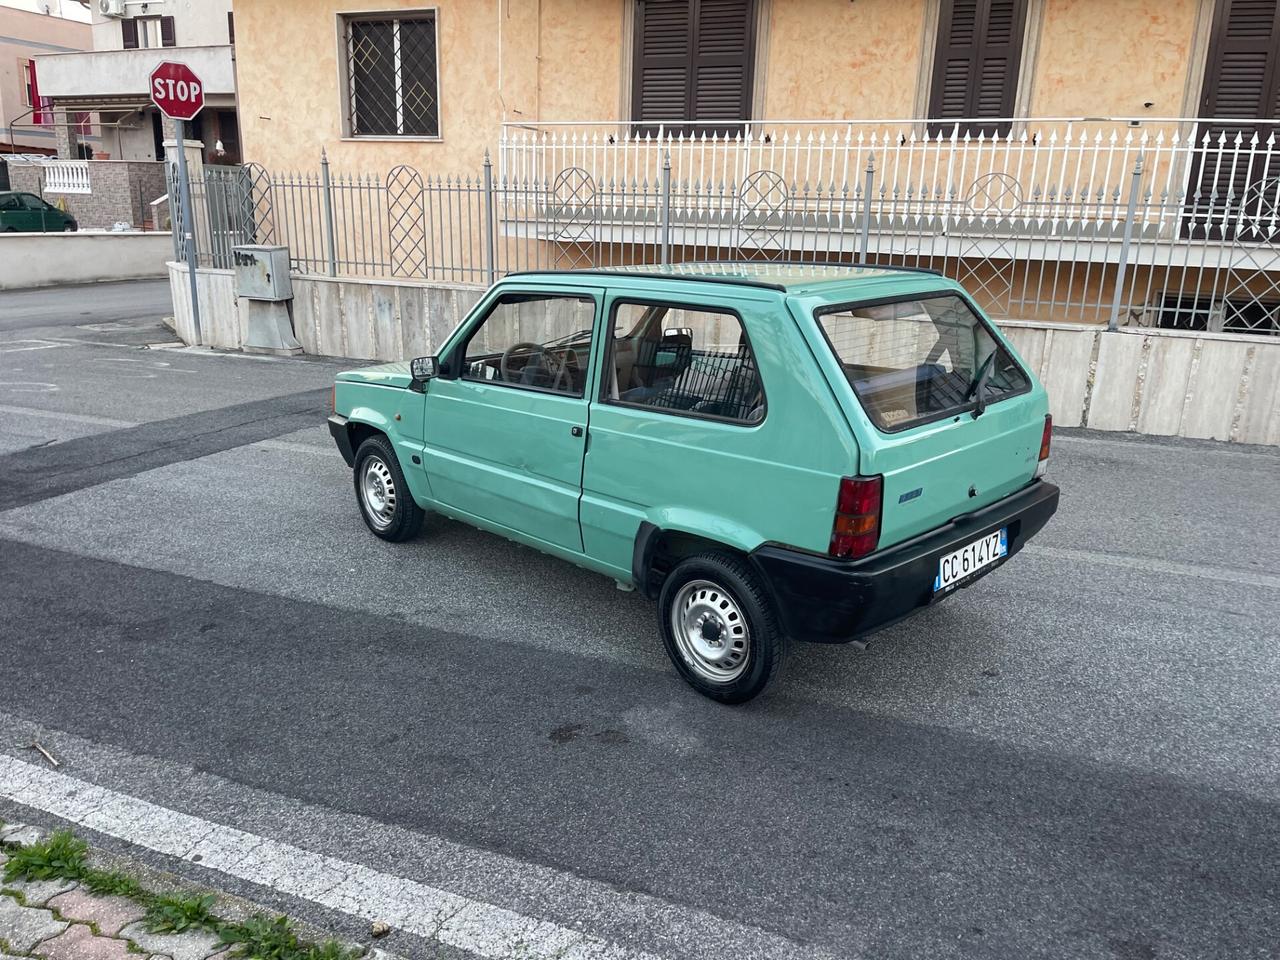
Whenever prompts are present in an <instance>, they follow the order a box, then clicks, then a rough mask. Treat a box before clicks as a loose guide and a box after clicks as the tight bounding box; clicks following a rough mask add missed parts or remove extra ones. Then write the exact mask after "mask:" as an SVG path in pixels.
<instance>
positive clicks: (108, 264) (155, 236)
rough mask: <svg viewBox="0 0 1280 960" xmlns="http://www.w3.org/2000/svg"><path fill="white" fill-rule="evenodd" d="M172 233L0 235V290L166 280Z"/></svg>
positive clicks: (170, 254)
mask: <svg viewBox="0 0 1280 960" xmlns="http://www.w3.org/2000/svg"><path fill="white" fill-rule="evenodd" d="M171 256H173V241H172V240H171V239H170V237H169V234H167V233H6V234H0V290H13V289H16V288H20V287H45V286H50V285H53V284H61V283H92V282H94V281H97V280H137V279H142V278H145V277H163V276H164V275H165V261H166V260H167V259H168V258H169V257H171Z"/></svg>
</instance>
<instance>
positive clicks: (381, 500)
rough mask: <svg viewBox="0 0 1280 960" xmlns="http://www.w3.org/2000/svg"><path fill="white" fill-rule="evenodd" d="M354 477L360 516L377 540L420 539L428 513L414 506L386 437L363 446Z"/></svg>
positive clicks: (357, 456) (397, 461)
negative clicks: (416, 537)
mask: <svg viewBox="0 0 1280 960" xmlns="http://www.w3.org/2000/svg"><path fill="white" fill-rule="evenodd" d="M354 477H355V487H356V502H357V503H359V504H360V515H361V516H362V517H364V522H365V525H366V526H368V528H369V529H370V530H371V531H373V533H374V535H375V536H379V537H381V538H382V539H383V540H390V541H392V542H393V543H399V542H400V541H402V540H408V539H410V538H411V537H414V536H416V535H417V533H418V531H419V530H420V529H421V528H422V520H423V517H424V516H425V513H424V512H423V509H422V508H421V507H420V506H418V505H417V503H415V502H414V499H413V495H412V494H411V493H410V492H409V485H408V484H407V483H406V482H405V479H404V472H403V471H402V470H401V469H400V461H399V460H398V459H397V458H396V454H395V451H394V450H393V449H392V447H391V442H390V441H389V440H387V438H386V437H382V436H375V437H370V438H369V439H367V440H365V442H364V443H362V444H360V448H359V449H358V450H357V451H356V458H355V468H354Z"/></svg>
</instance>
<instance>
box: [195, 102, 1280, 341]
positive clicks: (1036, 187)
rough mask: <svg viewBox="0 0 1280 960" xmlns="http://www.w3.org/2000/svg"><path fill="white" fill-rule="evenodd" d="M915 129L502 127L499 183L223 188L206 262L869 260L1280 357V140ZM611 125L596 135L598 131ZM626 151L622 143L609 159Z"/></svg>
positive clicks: (359, 177) (284, 183) (484, 175)
mask: <svg viewBox="0 0 1280 960" xmlns="http://www.w3.org/2000/svg"><path fill="white" fill-rule="evenodd" d="M1079 123H1080V122H1079V121H1034V122H1032V121H1027V122H1025V123H1023V125H1022V127H1021V128H1015V130H1014V131H1013V133H1012V134H1011V135H1010V136H1008V137H1003V136H1000V137H994V138H993V137H989V136H976V137H967V136H965V135H964V134H963V133H961V132H960V129H959V125H957V127H956V128H954V129H953V130H952V131H951V132H950V133H949V134H945V135H944V134H936V133H935V134H927V133H926V132H925V131H924V129H923V128H921V129H920V130H916V129H915V127H916V126H917V125H915V124H913V123H912V122H909V121H905V122H903V123H902V124H899V125H897V126H893V125H889V124H881V125H879V126H876V125H864V126H867V127H868V128H867V129H859V125H855V124H844V125H842V129H841V130H840V131H838V132H837V133H834V134H833V133H831V132H830V131H824V130H817V129H809V130H804V131H802V132H797V131H796V130H794V129H792V128H793V127H795V126H796V125H794V124H777V125H772V126H757V125H750V126H748V125H743V129H742V130H741V131H740V132H738V133H736V134H730V135H729V136H727V137H726V136H724V135H723V134H708V135H707V136H705V137H703V136H692V135H690V134H689V133H688V132H687V131H684V130H679V131H676V132H671V133H664V132H663V131H661V130H657V131H652V132H642V133H639V134H636V135H634V136H632V135H631V134H630V133H629V132H628V129H627V127H626V125H620V126H619V125H612V128H611V129H612V132H606V130H604V129H600V130H595V131H589V132H588V133H586V134H584V133H583V132H582V131H577V132H574V131H568V132H564V131H559V130H556V129H552V130H550V131H547V130H531V129H527V128H524V127H521V128H514V127H508V128H507V129H506V130H505V131H504V134H503V140H502V142H501V144H500V154H499V164H498V166H497V168H496V169H495V168H494V167H493V166H492V165H491V164H490V163H489V161H488V159H487V158H486V162H485V164H484V166H483V167H482V168H481V169H480V170H479V171H476V172H473V173H472V174H471V175H469V176H467V175H464V176H461V177H457V176H445V177H440V176H430V175H429V176H426V177H424V176H423V175H422V173H421V172H419V171H417V170H415V169H413V168H412V167H408V166H399V167H395V168H394V169H392V170H389V171H386V172H385V173H382V172H378V173H369V172H347V171H333V172H331V171H330V170H329V166H328V164H327V162H324V161H322V162H321V165H320V169H319V172H318V173H311V174H304V175H297V174H293V175H290V174H282V173H278V172H277V173H272V172H269V171H266V170H261V169H258V168H246V169H244V170H240V171H237V172H235V173H234V174H229V179H226V181H225V183H224V182H222V181H221V180H220V179H219V177H221V175H219V177H211V176H210V174H209V171H208V169H206V179H207V180H208V182H207V183H206V184H204V185H202V186H200V187H199V188H198V189H197V190H196V193H197V194H198V195H199V196H201V197H205V196H206V195H207V198H208V199H207V206H208V222H209V224H210V228H211V229H210V230H205V229H204V228H203V227H201V225H200V224H199V223H197V232H200V233H202V234H206V233H207V234H208V235H207V237H205V238H204V242H202V244H201V251H202V252H203V253H204V255H205V256H206V257H208V258H210V260H209V262H212V263H214V264H221V263H223V262H224V261H225V258H226V256H227V255H229V252H230V249H231V246H232V245H233V243H235V242H244V241H243V240H242V239H239V238H241V237H249V236H252V237H255V238H256V239H257V240H258V242H278V243H287V244H288V245H289V246H290V248H291V251H292V258H293V262H294V266H295V268H296V269H300V270H304V271H316V272H325V273H328V274H330V275H333V276H337V275H348V274H349V275H360V276H392V277H405V278H430V279H439V280H473V281H492V280H493V279H494V278H496V277H497V276H500V275H502V274H503V273H506V272H510V271H514V270H521V269H528V268H537V267H566V266H589V265H619V264H635V263H662V262H677V261H681V260H718V259H735V260H737V259H746V260H756V261H796V260H801V261H807V262H846V263H847V262H853V261H862V262H869V263H881V264H889V265H902V266H911V267H928V268H932V269H936V270H940V271H941V272H943V273H945V274H946V275H948V276H952V277H955V278H956V279H958V280H960V281H961V282H963V283H964V284H965V285H966V286H967V287H968V288H969V289H970V291H971V292H972V293H973V294H974V296H975V297H976V298H977V299H978V301H979V302H980V303H981V304H982V305H983V306H984V307H985V308H986V309H987V310H989V311H990V312H991V313H992V314H994V315H995V316H998V317H1002V318H1015V319H1039V320H1059V321H1079V322H1106V323H1109V324H1110V325H1112V326H1120V325H1130V324H1139V325H1150V326H1163V327H1184V328H1194V329H1210V330H1228V331H1237V332H1241V333H1263V334H1271V335H1280V244H1278V242H1277V241H1280V209H1278V204H1277V197H1278V194H1280V189H1278V188H1280V154H1278V152H1277V149H1276V148H1277V143H1276V140H1277V134H1278V132H1280V131H1277V129H1276V127H1277V126H1280V124H1264V123H1254V124H1253V125H1252V126H1250V127H1245V126H1244V125H1243V122H1234V126H1233V125H1232V124H1233V122H1229V121H1212V122H1191V121H1188V122H1185V123H1184V122H1181V121H1169V122H1168V123H1169V125H1170V126H1169V129H1164V128H1156V127H1154V126H1146V127H1129V126H1128V125H1127V124H1119V125H1118V124H1117V122H1116V121H1099V122H1098V123H1099V124H1103V125H1108V124H1109V127H1105V129H1104V126H1099V125H1098V124H1092V125H1088V126H1079V125H1078V124H1079ZM596 126H600V125H596ZM611 137H612V142H610V138H611Z"/></svg>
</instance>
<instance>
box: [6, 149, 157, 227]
mask: <svg viewBox="0 0 1280 960" xmlns="http://www.w3.org/2000/svg"><path fill="white" fill-rule="evenodd" d="M9 179H10V181H11V182H12V184H13V189H15V190H26V191H27V192H28V193H34V194H36V195H37V196H42V197H44V198H45V199H46V200H48V201H49V202H50V203H58V202H59V201H62V202H63V204H64V205H65V206H66V208H67V212H68V213H70V214H71V215H72V216H73V217H75V218H76V220H77V222H79V224H80V229H82V230H107V229H110V228H111V227H112V226H114V225H115V224H117V223H127V224H129V225H130V226H131V227H138V228H141V227H142V226H143V225H144V223H145V220H144V215H145V217H150V216H151V206H150V203H151V201H152V200H154V199H155V198H156V197H159V196H161V195H163V194H165V193H167V192H168V189H169V187H168V184H167V183H166V182H165V176H164V164H163V163H162V162H157V161H123V160H91V161H89V189H90V190H91V191H92V192H90V193H57V192H55V191H50V190H48V189H47V188H46V187H45V183H44V179H45V170H44V168H43V167H37V166H22V167H15V166H10V168H9ZM158 210H159V214H160V216H161V217H162V218H163V217H166V216H167V214H168V209H167V205H166V204H161V205H160V207H159V208H158ZM161 226H163V224H161Z"/></svg>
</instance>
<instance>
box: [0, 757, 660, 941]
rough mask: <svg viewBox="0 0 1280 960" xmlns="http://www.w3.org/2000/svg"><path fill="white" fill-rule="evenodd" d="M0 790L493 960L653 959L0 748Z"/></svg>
mask: <svg viewBox="0 0 1280 960" xmlns="http://www.w3.org/2000/svg"><path fill="white" fill-rule="evenodd" d="M0 796H3V797H5V798H7V799H9V800H12V801H13V802H15V803H20V804H23V805H24V806H27V807H32V808H34V809H36V810H42V811H44V812H45V813H49V814H52V815H53V816H55V817H59V818H61V819H63V820H70V821H71V822H73V823H77V824H80V825H82V826H84V827H85V828H87V829H89V830H94V831H97V832H98V833H102V834H106V835H108V836H112V837H116V838H118V839H120V840H124V841H126V842H128V843H131V844H134V845H136V846H139V847H145V848H146V849H148V850H154V851H155V852H157V853H160V854H164V855H166V856H171V857H180V858H182V859H185V860H189V861H193V862H194V861H195V860H196V858H197V857H198V858H199V863H200V865H201V866H202V867H207V868H209V869H212V870H218V871H221V872H222V873H225V874H227V875H229V876H232V877H237V878H239V879H241V880H247V881H249V882H250V883H256V884H259V885H262V886H268V887H271V888H273V889H275V890H278V891H280V892H282V893H285V894H288V895H291V896H295V897H299V898H302V899H304V900H309V901H311V902H312V903H315V904H318V905H320V906H322V907H326V908H328V909H330V910H338V911H340V912H342V913H347V914H351V915H353V916H358V917H363V918H364V919H367V920H376V919H381V920H385V921H386V922H388V923H390V924H391V925H392V926H394V927H398V928H399V929H401V930H404V931H406V932H407V933H410V934H414V935H415V936H419V937H425V938H428V939H431V938H434V939H435V940H437V941H439V942H440V943H442V944H445V945H447V946H451V947H454V948H456V949H458V950H464V951H467V952H469V953H472V954H476V955H478V956H481V957H492V958H494V960H501V958H508V957H511V956H519V957H521V958H526V960H539V958H545V960H552V958H557V960H660V958H659V957H657V956H656V955H654V954H651V953H645V952H640V951H634V950H629V949H626V948H624V947H620V946H618V945H616V944H613V943H610V942H608V941H605V940H602V939H600V938H598V937H594V936H591V935H590V934H586V933H583V932H582V931H579V930H574V929H571V928H569V927H564V926H561V925H559V924H557V923H553V922H551V921H548V920H539V919H537V918H536V917H529V916H525V915H524V914H520V913H516V912H515V911H514V910H507V909H505V908H503V907H497V906H494V905H492V904H488V903H483V902H481V901H479V900H473V899H471V898H470V897H463V896H459V895H458V894H455V893H450V892H448V891H447V890H441V889H439V888H437V887H432V886H429V885H427V884H425V883H417V882H415V881H412V880H406V879H404V878H403V877H396V876H392V875H390V874H387V873H382V872H381V871H378V870H374V869H372V868H371V867H366V866H364V865H363V864H358V863H351V862H349V861H346V860H339V859H337V858H335V857H326V856H323V855H321V854H318V853H313V852H312V851H310V850H303V849H302V848H301V847H295V846H293V845H291V844H288V843H282V842H280V841H278V840H272V839H270V838H269V837H260V836H257V835H256V834H252V833H246V832H245V831H243V830H237V829H235V828H234V827H227V826H223V825H221V824H217V823H212V822H210V821H208V820H204V819H201V818H200V817H193V816H190V815H188V814H185V813H179V812H177V811H176V810H170V809H168V808H167V807H161V806H158V805H156V804H154V803H150V802H149V801H146V800H140V799H138V798H137V797H131V796H128V795H127V794H123V793H119V792H117V791H115V790H108V789H106V788H105V787H100V786H98V785H96V784H92V783H89V782H87V781H84V780H78V779H76V778H74V777H69V776H67V775H66V774H64V773H58V772H56V771H53V770H48V769H45V768H43V767H38V766H35V765H33V764H30V763H25V762H24V761H22V760H18V759H15V758H14V757H10V756H6V755H3V754H0Z"/></svg>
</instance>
